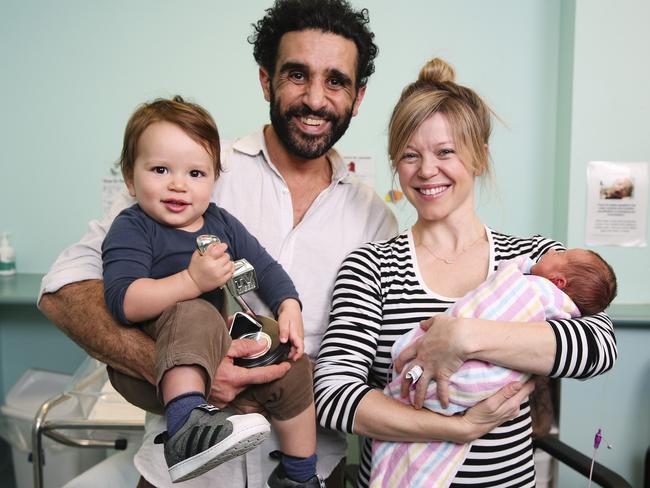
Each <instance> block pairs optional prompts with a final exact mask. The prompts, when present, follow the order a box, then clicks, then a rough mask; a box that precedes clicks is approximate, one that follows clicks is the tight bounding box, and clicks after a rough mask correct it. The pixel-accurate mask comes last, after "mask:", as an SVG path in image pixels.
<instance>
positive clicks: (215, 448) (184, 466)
mask: <svg viewBox="0 0 650 488" xmlns="http://www.w3.org/2000/svg"><path fill="white" fill-rule="evenodd" d="M270 431H271V426H270V425H269V422H268V421H267V420H266V419H265V418H264V416H263V415H260V414H259V413H249V414H245V415H239V414H237V413H235V412H234V411H232V410H228V409H225V410H221V409H219V408H217V407H215V406H212V405H207V404H203V405H199V406H198V407H196V408H194V409H193V410H192V412H191V413H190V416H189V417H188V419H187V420H186V421H185V424H183V426H182V427H181V428H180V429H179V430H178V432H176V433H175V434H174V435H173V436H171V437H169V436H168V435H167V432H164V433H162V434H161V435H159V436H157V437H156V439H155V440H154V443H156V444H160V443H164V445H165V461H167V466H168V467H169V476H170V477H171V479H172V482H173V483H177V482H179V481H186V480H189V479H192V478H195V477H197V476H199V475H200V474H203V473H205V472H206V471H208V470H210V469H212V468H214V467H215V466H218V465H219V464H221V463H224V462H226V461H228V460H230V459H232V458H234V457H237V456H240V455H242V454H245V453H247V452H248V451H250V450H251V449H254V448H255V447H257V446H258V445H260V444H261V443H262V442H264V439H266V438H267V437H268V436H269V432H270Z"/></svg>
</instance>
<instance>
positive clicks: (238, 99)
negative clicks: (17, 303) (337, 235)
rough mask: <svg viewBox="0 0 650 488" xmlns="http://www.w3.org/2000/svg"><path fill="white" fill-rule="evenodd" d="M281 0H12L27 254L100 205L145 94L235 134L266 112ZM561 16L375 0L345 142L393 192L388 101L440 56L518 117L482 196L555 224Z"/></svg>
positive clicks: (2, 82) (513, 222)
mask: <svg viewBox="0 0 650 488" xmlns="http://www.w3.org/2000/svg"><path fill="white" fill-rule="evenodd" d="M356 3H357V4H362V2H359V1H357V2H356ZM269 4H270V1H269V0H264V1H260V0H256V1H246V2H241V3H235V2H228V3H227V4H226V3H225V2H215V1H213V0H210V1H208V0H195V1H192V2H174V1H153V0H140V1H137V2H132V1H125V0H116V1H111V2H96V1H91V2H89V1H87V0H65V1H62V2H54V1H35V0H32V1H21V0H3V2H1V3H0V36H1V38H0V59H2V65H3V69H2V72H3V76H0V93H2V97H3V109H2V115H0V134H1V137H2V144H1V149H0V161H1V163H0V164H2V172H1V173H0V178H2V180H3V181H4V182H9V183H6V184H4V185H3V190H2V192H0V208H2V209H3V210H2V214H1V215H2V216H1V217H0V230H7V231H10V232H11V233H12V239H13V243H14V246H15V248H16V250H17V253H18V267H19V269H20V270H22V271H29V272H44V271H46V270H47V269H48V267H49V265H50V263H51V262H52V261H53V259H54V258H55V257H56V255H57V254H58V253H59V251H60V250H61V249H63V248H64V247H65V246H66V245H68V244H70V243H72V242H74V241H75V240H76V239H78V237H79V236H80V235H81V234H82V233H83V232H84V230H85V227H86V222H87V221H88V220H89V219H91V218H95V217H98V216H99V214H100V208H101V206H100V179H101V177H102V176H104V175H106V174H107V173H108V170H109V167H110V166H111V164H112V162H113V161H115V159H116V158H117V156H118V154H119V151H120V144H121V137H122V132H123V129H124V125H125V123H126V120H127V118H128V117H129V115H130V113H131V112H132V110H133V109H134V108H135V106H136V105H137V104H138V103H141V102H143V101H145V100H147V99H151V98H153V97H156V96H169V95H171V94H175V93H181V94H183V95H185V96H187V97H191V98H193V99H195V100H196V101H198V102H199V103H202V104H204V105H205V106H206V107H207V108H208V109H209V110H210V111H211V112H212V113H213V115H214V117H215V119H216V120H217V123H218V124H219V127H220V129H221V132H222V135H223V137H226V138H227V137H234V136H238V135H243V134H245V133H247V132H249V131H252V130H254V129H255V128H257V127H258V126H260V125H261V124H262V123H264V122H265V121H266V120H267V119H268V117H267V107H266V104H265V103H264V100H263V98H262V96H261V92H260V89H259V85H258V82H257V67H256V65H255V63H254V61H253V58H252V54H251V52H252V51H251V47H250V45H249V44H248V43H247V42H246V37H247V35H248V34H250V32H251V27H250V24H251V23H252V22H254V21H255V20H256V19H258V18H259V17H260V16H261V15H262V14H263V10H264V8H265V7H267V6H268V5H269ZM226 5H227V7H226ZM558 16H559V1H557V0H556V1H550V2H549V1H546V0H536V1H525V2H521V1H519V0H507V1H506V0H500V1H494V2H483V1H480V0H462V1H454V2H451V1H444V2H443V1H438V2H432V1H429V0H426V1H425V0H419V1H412V2H409V3H406V4H403V5H402V4H399V3H396V2H394V1H390V0H381V1H379V0H375V1H373V2H371V21H372V27H373V29H374V31H375V33H376V35H377V43H378V44H379V47H380V55H379V58H378V59H377V71H376V73H375V75H374V76H373V77H372V78H371V81H370V85H369V87H368V91H367V96H366V99H365V100H364V102H363V105H362V106H361V112H360V115H359V116H358V117H357V118H356V120H354V121H353V124H352V126H351V129H350V131H349V133H348V134H347V135H346V137H345V138H344V139H343V141H342V142H341V144H340V145H339V147H340V148H341V149H343V150H345V151H348V152H353V153H364V152H367V153H369V154H371V155H373V156H374V157H375V158H376V161H377V166H378V169H377V178H376V182H377V188H378V190H379V191H380V192H381V193H382V194H384V193H385V192H386V191H387V190H388V189H389V185H390V182H391V175H390V172H389V170H388V163H387V159H386V156H385V151H386V135H385V134H386V125H387V121H388V117H389V114H390V111H391V109H392V107H393V105H394V103H395V101H396V100H397V97H398V96H399V93H400V91H401V89H402V87H403V86H404V85H405V84H406V83H408V82H410V81H412V80H413V79H415V77H416V75H417V72H418V71H419V68H420V67H421V65H422V64H423V63H424V62H425V61H426V60H427V59H428V58H430V57H433V56H436V55H438V56H442V57H444V58H446V59H448V60H449V61H450V62H451V63H453V65H454V66H455V67H456V69H457V72H458V78H459V80H460V81H461V82H463V83H467V84H468V85H470V86H472V87H475V88H476V89H477V90H478V92H479V93H481V94H483V95H484V96H485V98H486V99H487V100H488V102H489V103H490V104H491V105H492V106H493V108H494V109H495V110H496V112H497V113H498V114H499V115H500V116H501V118H502V119H503V120H504V121H505V122H506V123H507V125H508V128H505V127H504V126H502V125H497V126H496V128H495V135H494V138H493V143H492V152H493V157H494V161H495V163H496V175H497V180H498V190H497V191H491V192H490V193H491V196H490V197H489V198H488V199H487V201H488V203H483V204H482V207H481V212H482V214H483V215H484V217H485V219H486V221H487V222H488V223H489V224H490V225H492V226H493V227H495V228H498V229H503V230H505V231H508V232H515V233H521V234H530V233H533V232H541V233H545V234H549V233H551V231H552V212H551V211H549V209H551V208H552V206H553V191H552V185H544V184H539V182H540V181H552V179H549V175H552V173H553V160H554V156H555V117H556V114H555V100H556V95H557V78H558V75H557V69H558V68H557V65H558V62H557V57H558V54H557V53H558V40H559V37H558V32H559V25H558ZM515 183H516V184H515ZM484 201H485V200H484ZM397 211H398V213H399V215H400V217H401V221H402V223H403V225H404V226H405V225H407V224H408V223H410V222H412V219H413V217H412V216H413V214H412V212H410V209H409V208H408V205H406V204H402V205H399V206H398V208H397Z"/></svg>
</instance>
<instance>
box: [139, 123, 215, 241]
mask: <svg viewBox="0 0 650 488" xmlns="http://www.w3.org/2000/svg"><path fill="white" fill-rule="evenodd" d="M213 185H214V165H213V160H212V158H211V157H210V154H209V153H208V152H207V151H206V150H205V148H204V147H203V146H202V145H201V144H199V143H197V142H196V141H194V140H193V139H192V138H191V137H190V136H188V135H187V134H186V133H185V132H184V131H183V130H182V129H181V128H180V127H178V126H177V125H175V124H172V123H170V122H155V123H153V124H151V125H150V126H149V127H147V128H146V129H145V131H144V132H143V133H142V135H141V136H140V139H139V140H138V145H137V157H136V160H135V165H134V168H133V179H132V180H131V181H127V186H128V188H129V193H130V194H131V196H133V197H135V198H136V200H137V201H138V204H139V205H140V207H141V208H142V209H143V210H144V212H145V213H146V214H147V215H149V216H150V217H151V218H153V219H154V220H156V221H157V222H159V223H161V224H165V225H168V226H170V227H175V228H178V229H182V230H186V231H190V232H195V231H198V230H199V229H200V228H201V227H202V226H203V213H204V212H205V211H206V209H207V208H208V205H209V203H210V195H211V193H212V187H213Z"/></svg>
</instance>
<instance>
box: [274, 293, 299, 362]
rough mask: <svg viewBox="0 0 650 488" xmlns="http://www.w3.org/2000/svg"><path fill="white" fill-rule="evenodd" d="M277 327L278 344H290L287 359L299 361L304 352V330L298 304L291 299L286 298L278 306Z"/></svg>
mask: <svg viewBox="0 0 650 488" xmlns="http://www.w3.org/2000/svg"><path fill="white" fill-rule="evenodd" d="M278 325H279V326H280V342H282V343H285V342H287V341H289V342H290V343H291V350H290V351H289V359H291V360H293V361H295V360H297V359H300V357H301V356H302V353H303V352H304V350H305V341H304V336H305V333H304V330H303V325H302V313H301V312H300V303H298V301H297V300H294V299H293V298H288V299H286V300H285V301H283V302H282V303H281V304H280V308H279V309H278Z"/></svg>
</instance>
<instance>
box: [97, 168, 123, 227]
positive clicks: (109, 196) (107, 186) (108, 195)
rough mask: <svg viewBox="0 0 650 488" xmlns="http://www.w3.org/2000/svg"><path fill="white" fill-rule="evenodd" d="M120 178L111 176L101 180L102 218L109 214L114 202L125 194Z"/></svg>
mask: <svg viewBox="0 0 650 488" xmlns="http://www.w3.org/2000/svg"><path fill="white" fill-rule="evenodd" d="M125 189H126V187H125V186H124V180H123V179H122V176H118V175H112V176H105V177H104V178H102V211H103V215H104V217H107V216H108V215H110V214H111V209H112V207H113V204H115V200H117V198H118V197H119V196H120V195H121V194H122V193H124V192H125Z"/></svg>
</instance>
